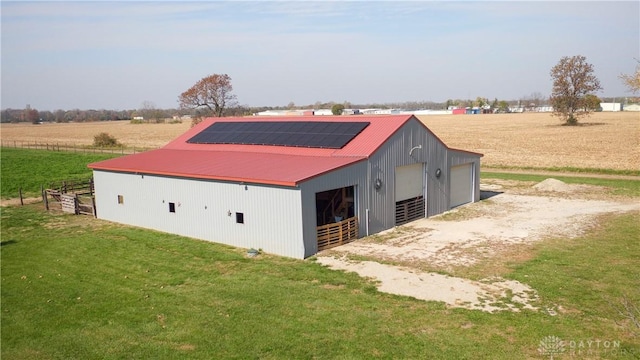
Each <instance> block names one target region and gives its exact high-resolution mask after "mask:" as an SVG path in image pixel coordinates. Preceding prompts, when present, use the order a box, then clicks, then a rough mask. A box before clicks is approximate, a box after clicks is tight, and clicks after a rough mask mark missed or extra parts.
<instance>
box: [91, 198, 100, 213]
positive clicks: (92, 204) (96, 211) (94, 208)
mask: <svg viewBox="0 0 640 360" xmlns="http://www.w3.org/2000/svg"><path fill="white" fill-rule="evenodd" d="M91 206H92V207H93V217H94V218H97V217H98V210H97V209H96V197H95V196H91Z"/></svg>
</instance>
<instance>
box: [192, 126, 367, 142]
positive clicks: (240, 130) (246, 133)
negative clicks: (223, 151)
mask: <svg viewBox="0 0 640 360" xmlns="http://www.w3.org/2000/svg"><path fill="white" fill-rule="evenodd" d="M367 126H369V123H368V122H327V121H242V122H235V121H234V122H225V121H220V122H215V123H213V124H211V125H209V126H208V127H207V128H206V129H204V130H202V131H201V132H199V133H198V134H196V135H195V136H193V137H192V138H191V139H189V140H187V142H188V143H191V144H242V145H275V146H292V147H312V148H324V149H341V148H343V147H344V146H345V145H347V144H348V143H349V142H350V141H351V140H353V138H354V137H356V135H358V134H359V133H360V132H361V131H362V130H364V129H365V128H366V127H367Z"/></svg>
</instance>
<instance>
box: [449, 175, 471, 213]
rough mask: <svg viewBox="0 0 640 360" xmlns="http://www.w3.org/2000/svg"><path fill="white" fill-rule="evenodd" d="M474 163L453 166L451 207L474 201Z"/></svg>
mask: <svg viewBox="0 0 640 360" xmlns="http://www.w3.org/2000/svg"><path fill="white" fill-rule="evenodd" d="M472 168H473V166H472V164H464V165H458V166H452V167H451V190H450V191H451V207H452V208H453V207H456V206H459V205H462V204H466V203H468V202H472V201H473V172H472V171H471V170H472Z"/></svg>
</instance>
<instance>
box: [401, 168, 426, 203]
mask: <svg viewBox="0 0 640 360" xmlns="http://www.w3.org/2000/svg"><path fill="white" fill-rule="evenodd" d="M423 181H424V176H423V175H422V163H418V164H413V165H407V166H398V167H397V168H396V201H401V200H407V199H412V198H415V197H418V196H422V188H423V186H422V182H423Z"/></svg>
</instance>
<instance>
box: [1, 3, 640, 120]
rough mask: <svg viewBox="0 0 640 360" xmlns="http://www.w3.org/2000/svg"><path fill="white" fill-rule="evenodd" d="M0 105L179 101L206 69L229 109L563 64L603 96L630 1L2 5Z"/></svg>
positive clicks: (393, 93)
mask: <svg viewBox="0 0 640 360" xmlns="http://www.w3.org/2000/svg"><path fill="white" fill-rule="evenodd" d="M1 8H2V19H1V20H2V63H1V65H2V98H1V101H2V104H1V105H2V108H3V109H4V108H24V107H25V105H26V104H30V105H31V107H33V108H36V109H38V110H55V109H74V108H79V109H114V110H115V109H118V110H125V109H137V108H141V107H142V104H143V102H145V101H149V102H152V103H153V104H155V105H156V106H157V107H158V108H173V107H177V106H178V102H177V99H178V96H179V95H180V93H182V92H183V91H185V90H187V89H188V88H189V87H191V86H192V85H193V84H195V82H196V81H198V80H199V79H201V78H203V77H205V76H207V75H210V74H224V73H226V74H228V75H229V76H231V78H232V84H233V87H234V93H235V94H236V95H237V97H238V101H239V103H240V104H243V105H249V106H278V105H280V106H282V105H287V104H288V103H289V102H294V103H295V104H296V105H308V104H313V103H315V102H316V101H322V102H328V101H336V102H342V101H350V102H352V103H374V102H377V103H389V102H404V101H437V102H441V101H442V102H443V101H446V100H447V99H457V98H460V99H470V98H471V99H475V98H476V97H478V96H482V97H486V98H489V99H494V98H498V99H505V100H509V99H518V98H522V97H526V96H528V95H530V94H532V93H541V94H542V95H544V96H548V95H549V93H550V91H551V79H550V76H549V71H550V69H551V67H553V66H554V65H555V64H556V63H557V62H558V61H559V60H560V58H561V57H562V56H573V55H584V56H586V57H587V61H588V62H589V63H591V64H593V66H594V68H595V74H596V76H597V77H598V78H599V79H600V81H601V84H602V86H603V88H604V90H603V91H601V92H600V93H599V94H598V95H599V96H611V97H613V96H629V95H630V93H628V92H626V89H625V87H624V86H623V84H622V82H621V81H620V79H619V78H618V76H619V75H620V74H621V73H626V74H631V73H633V71H634V69H635V66H636V64H637V62H636V60H634V58H640V2H638V1H629V2H610V1H602V2H593V1H590V2H575V1H558V2H552V1H534V2H485V1H472V2H462V1H446V2H440V1H406V2H401V1H393V2H391V1H390V2H382V1H331V2H329V1H322V2H308V1H291V2H282V1H278V2H276V1H257V2H243V1H242V2H241V1H200V2H169V1H143V2H124V1H110V2H82V1H76V2H60V1H46V2H27V1H17V2H12V1H4V0H3V1H2V2H1Z"/></svg>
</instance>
